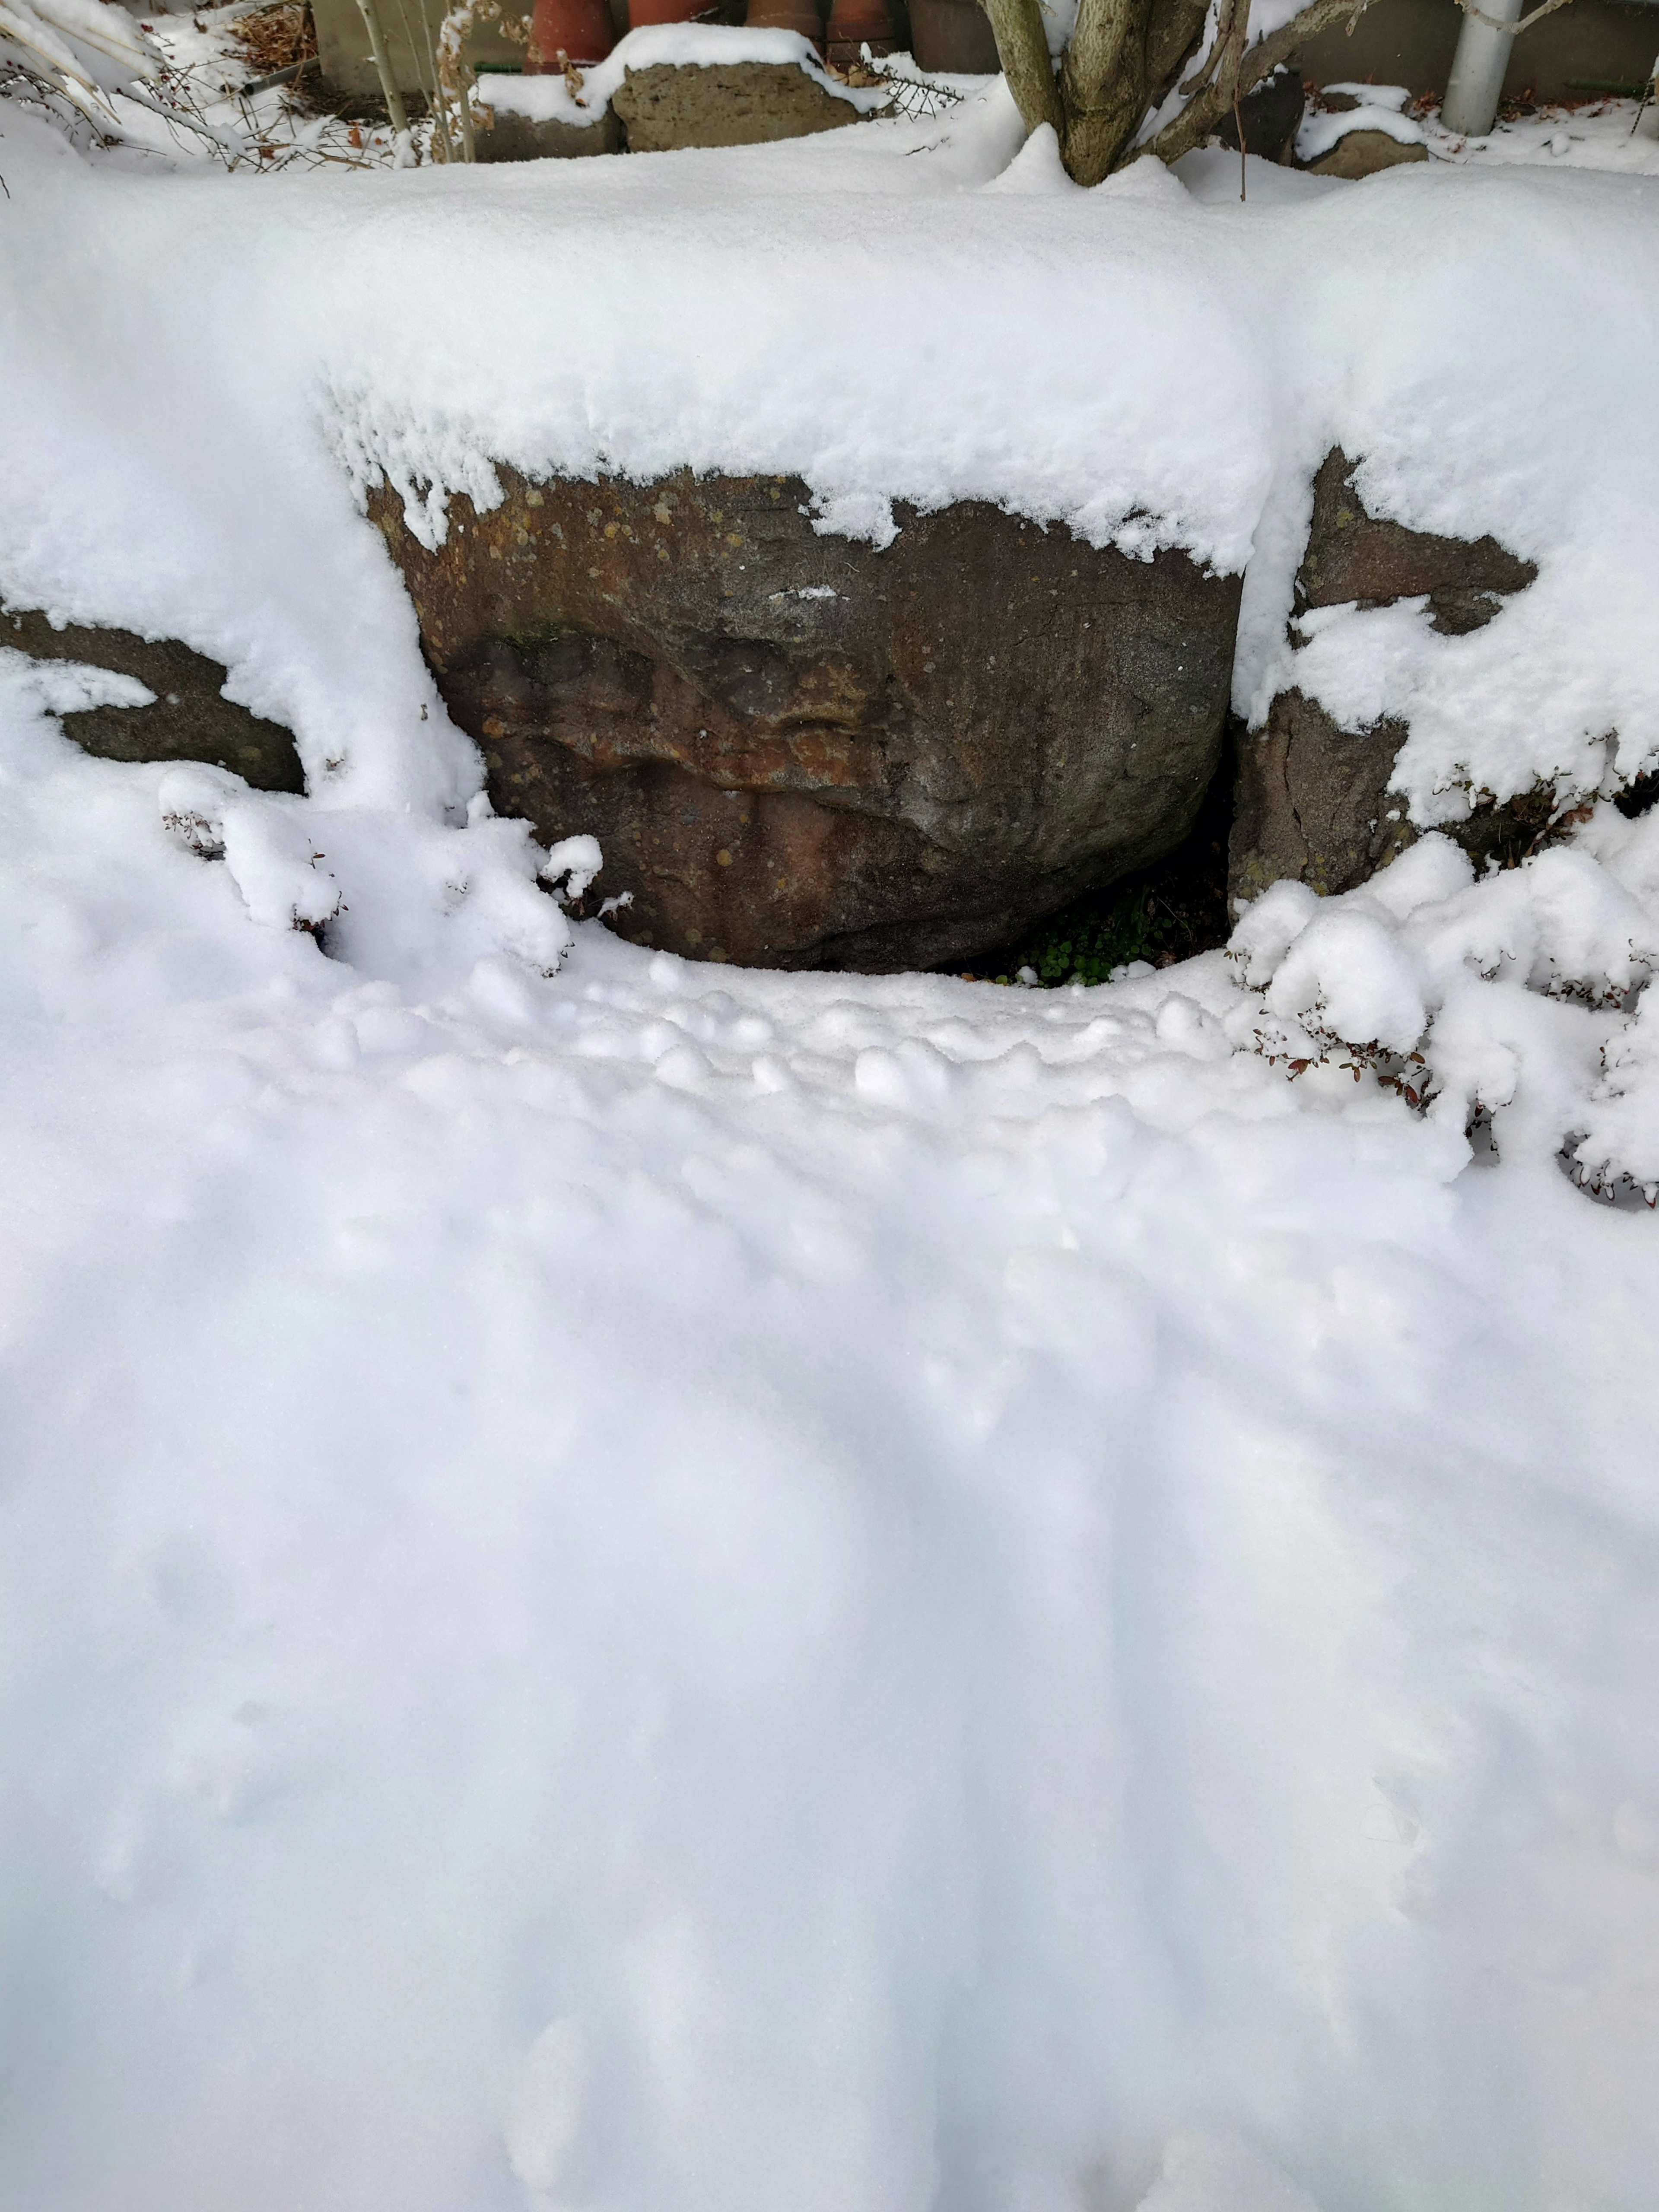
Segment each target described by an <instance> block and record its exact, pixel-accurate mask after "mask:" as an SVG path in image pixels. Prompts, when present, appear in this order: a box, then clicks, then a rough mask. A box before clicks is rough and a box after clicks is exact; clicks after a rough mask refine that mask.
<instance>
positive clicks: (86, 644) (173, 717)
mask: <svg viewBox="0 0 1659 2212" xmlns="http://www.w3.org/2000/svg"><path fill="white" fill-rule="evenodd" d="M0 644H3V645H9V646H13V647H15V648H16V649H17V651H19V652H20V653H28V654H29V655H30V656H31V657H32V658H33V659H36V660H75V661H82V662H86V663H88V665H91V666H92V667H94V668H112V669H114V670H115V671H116V672H117V674H118V675H121V676H132V677H136V678H137V680H138V682H139V683H141V684H144V685H145V686H147V687H148V689H149V690H151V691H153V692H154V693H155V702H154V704H153V705H150V706H148V707H89V708H85V709H83V710H82V711H81V712H80V713H72V714H64V715H63V716H62V717H61V720H62V721H63V725H64V730H65V731H66V732H68V734H69V735H70V737H71V738H74V739H75V741H76V744H79V745H82V746H84V748H85V749H86V750H87V751H88V752H89V753H95V754H97V756H98V757H99V758H100V760H118V761H209V762H211V763H213V764H214V766H216V767H217V768H223V769H229V770H230V771H231V773H232V774H233V775H240V777H241V778H242V779H243V780H244V781H245V782H247V783H250V784H252V787H254V789H255V790H256V791H303V790H304V789H305V773H304V771H303V769H301V766H300V757H299V755H298V753H297V752H296V751H295V749H294V739H293V737H292V736H291V734H290V733H289V732H288V731H287V730H285V729H284V728H283V726H282V724H281V723H280V722H267V721H265V720H264V719H263V718H262V717H261V716H259V715H258V714H250V713H249V712H248V710H247V708H246V707H239V706H237V705H236V703H235V702H234V700H230V699H227V698H226V697H225V696H224V693H223V691H222V689H221V686H222V684H223V683H224V680H225V677H226V675H227V673H228V671H227V670H226V669H225V667H224V665H223V664H222V662H221V661H217V660H210V659H208V658H207V657H206V655H205V654H204V653H193V652H192V651H191V648H190V647H189V646H187V645H180V644H179V642H178V641H177V640H176V639H163V640H161V641H159V642H158V641H152V640H149V639H146V638H142V637H136V636H134V635H133V633H132V632H131V630H125V629H83V628H79V627H76V626H73V625H71V626H70V628H69V629H53V628H52V624H51V623H49V622H48V621H47V619H46V616H45V615H43V614H39V613H25V612H21V611H19V610H17V609H15V608H11V607H6V608H0Z"/></svg>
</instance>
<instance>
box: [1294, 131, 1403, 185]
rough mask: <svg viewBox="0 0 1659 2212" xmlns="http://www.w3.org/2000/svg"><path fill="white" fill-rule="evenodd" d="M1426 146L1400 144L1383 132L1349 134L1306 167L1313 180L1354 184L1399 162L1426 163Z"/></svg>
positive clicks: (1394, 167)
mask: <svg viewBox="0 0 1659 2212" xmlns="http://www.w3.org/2000/svg"><path fill="white" fill-rule="evenodd" d="M1428 158H1429V149H1428V148H1427V147H1426V146H1423V145H1417V144H1412V145H1407V144H1405V143H1402V142H1401V140H1400V139H1398V138H1392V137H1389V133H1388V132H1387V131H1349V132H1348V134H1347V135H1346V137H1342V138H1339V139H1338V140H1337V142H1336V143H1335V145H1334V146H1333V147H1332V149H1331V150H1330V152H1329V153H1328V154H1323V155H1321V156H1320V158H1319V160H1318V161H1310V162H1309V164H1308V168H1309V171H1310V173H1311V174H1312V175H1314V176H1316V177H1346V179H1348V181H1349V182H1350V183H1351V184H1358V182H1359V180H1360V179H1361V178H1363V177H1374V176H1376V174H1377V173H1378V172H1379V171H1381V170H1383V169H1396V168H1398V167H1399V166H1400V164H1401V162H1402V161H1427V160H1428Z"/></svg>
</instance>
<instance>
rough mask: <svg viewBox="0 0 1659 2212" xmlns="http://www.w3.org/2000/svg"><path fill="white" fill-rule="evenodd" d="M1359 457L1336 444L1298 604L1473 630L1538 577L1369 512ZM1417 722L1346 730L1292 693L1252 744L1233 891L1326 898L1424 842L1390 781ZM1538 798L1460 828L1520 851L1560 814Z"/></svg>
mask: <svg viewBox="0 0 1659 2212" xmlns="http://www.w3.org/2000/svg"><path fill="white" fill-rule="evenodd" d="M1357 467H1358V463H1357V462H1355V461H1351V460H1350V459H1348V457H1347V455H1346V453H1341V452H1340V451H1335V452H1332V453H1328V454H1327V455H1326V457H1325V459H1324V461H1323V463H1322V465H1321V467H1320V471H1319V473H1318V475H1317V476H1316V477H1315V479H1314V511H1313V520H1312V521H1311V523H1310V526H1309V531H1308V544H1307V550H1306V551H1305V552H1304V555H1303V557H1302V566H1301V568H1300V569H1299V571H1298V572H1297V581H1296V612H1297V614H1302V613H1304V612H1306V611H1308V610H1309V609H1310V608H1313V607H1330V606H1343V605H1348V604H1351V603H1355V602H1357V603H1358V605H1361V606H1365V607H1376V606H1387V605H1390V604H1392V602H1393V601H1395V599H1419V598H1423V597H1426V598H1427V599H1428V602H1429V619H1430V621H1431V623H1432V624H1433V626H1434V628H1435V629H1437V630H1440V631H1442V632H1443V633H1445V634H1447V635H1454V636H1461V635H1463V634H1464V633H1465V632H1467V631H1469V630H1473V629H1480V627H1481V626H1482V625H1483V624H1484V623H1489V622H1490V621H1491V620H1492V617H1493V616H1494V615H1495V614H1496V613H1497V612H1498V609H1499V607H1500V606H1501V605H1502V604H1503V599H1504V595H1506V594H1507V593H1510V592H1518V591H1522V590H1524V589H1525V588H1526V586H1528V584H1530V583H1531V582H1532V580H1533V579H1534V577H1535V576H1536V574H1538V571H1537V569H1536V568H1535V567H1534V565H1533V563H1532V562H1529V561H1522V560H1521V559H1520V558H1519V557H1518V556H1516V555H1515V554H1513V553H1510V552H1508V551H1506V550H1504V547H1503V546H1501V545H1500V544H1498V541H1497V539H1496V538H1477V539H1474V540H1473V541H1468V540H1465V539H1462V538H1437V537H1434V536H1432V535H1431V534H1430V533H1429V532H1425V531H1420V530H1407V528H1406V527H1405V526H1404V525H1403V524H1401V523H1398V522H1389V521H1381V520H1378V519H1377V518H1376V516H1374V515H1371V514H1368V513H1366V511H1365V507H1364V503H1363V501H1361V499H1360V497H1359V495H1358V492H1357V491H1356V490H1355V489H1354V487H1353V476H1354V472H1355V470H1356V469H1357ZM1406 738H1407V726H1406V724H1404V723H1403V722H1399V721H1383V722H1379V723H1376V725H1374V726H1372V727H1371V728H1370V729H1368V730H1363V731H1360V732H1357V733H1355V732H1347V731H1345V730H1342V729H1340V728H1339V727H1338V726H1337V724H1336V723H1335V722H1334V720H1332V718H1331V716H1330V715H1329V714H1327V713H1326V711H1325V709H1324V708H1322V707H1321V706H1320V705H1319V704H1318V703H1317V702H1316V701H1315V700H1311V699H1309V698H1306V697H1304V695H1303V694H1302V693H1301V692H1300V691H1294V690H1293V691H1286V692H1281V693H1280V694H1279V697H1278V698H1276V699H1275V700H1274V701H1273V706H1272V708H1271V709H1270V710H1269V712H1268V715H1267V726H1266V727H1265V728H1264V729H1263V730H1262V731H1261V733H1260V734H1259V735H1258V736H1255V737H1249V736H1247V737H1245V738H1243V741H1242V743H1241V744H1240V747H1239V754H1238V767H1237V781H1236V786H1235V806H1234V818H1233V833H1232V839H1231V848H1230V854H1229V864H1228V884H1227V888H1228V893H1229V896H1231V898H1232V899H1234V900H1235V901H1241V900H1247V899H1252V898H1255V897H1258V896H1260V894H1261V892H1262V891H1264V890H1267V887H1268V886H1269V884H1275V883H1278V882H1279V881H1281V880H1282V879H1283V878H1286V877H1291V878H1295V879H1297V881H1299V882H1302V883H1305V884H1311V885H1312V886H1313V888H1314V889H1315V890H1317V891H1319V892H1322V893H1325V894H1334V893H1335V892H1338V891H1345V890H1352V889H1353V887H1354V886H1355V885H1356V884H1362V883H1364V881H1365V879H1366V878H1367V877H1368V876H1370V875H1372V874H1374V873H1375V872H1376V870H1377V869H1378V868H1380V867H1382V866H1384V864H1385V863H1386V862H1387V861H1389V860H1392V859H1393V858H1394V856H1395V854H1396V853H1399V852H1401V851H1402V850H1403V849H1404V848H1405V847H1406V846H1407V845H1408V844H1410V843H1411V842H1413V839H1414V838H1415V836H1416V835H1417V832H1416V830H1415V829H1413V827H1412V825H1411V823H1410V822H1409V821H1408V820H1407V815H1406V808H1405V804H1404V801H1403V800H1402V799H1399V798H1398V797H1397V796H1395V795H1392V794H1391V793H1390V791H1389V785H1390V782H1391V781H1392V778H1393V775H1394V765H1395V760H1396V759H1397V758H1398V757H1399V752H1400V748H1401V745H1402V744H1404V743H1405V741H1406ZM1548 812H1549V806H1548V805H1547V804H1545V805H1544V809H1543V814H1542V816H1541V817H1539V818H1536V819H1535V818H1534V817H1538V816H1539V803H1538V802H1537V801H1534V799H1531V798H1530V797H1528V796H1523V797H1522V799H1512V800H1510V802H1508V804H1507V805H1504V806H1502V807H1495V806H1492V805H1486V806H1479V807H1476V808H1475V810H1474V812H1473V813H1472V814H1471V815H1470V816H1469V817H1468V820H1467V821H1466V822H1464V823H1461V824H1458V825H1455V826H1452V827H1450V828H1449V833H1448V834H1449V835H1450V836H1453V837H1455V838H1456V839H1457V840H1458V842H1460V843H1461V844H1462V845H1463V846H1464V848H1465V849H1466V850H1467V851H1468V852H1469V854H1471V855H1472V856H1473V857H1474V859H1476V860H1477V861H1484V860H1486V858H1487V857H1488V856H1495V857H1497V858H1498V859H1500V860H1504V859H1509V858H1511V857H1515V856H1516V855H1517V854H1518V852H1519V851H1520V850H1523V849H1526V848H1527V847H1528V845H1529V844H1530V843H1531V842H1533V841H1534V840H1535V838H1536V836H1538V835H1539V834H1540V833H1541V830H1542V829H1543V828H1544V826H1545V824H1546V823H1547V818H1548Z"/></svg>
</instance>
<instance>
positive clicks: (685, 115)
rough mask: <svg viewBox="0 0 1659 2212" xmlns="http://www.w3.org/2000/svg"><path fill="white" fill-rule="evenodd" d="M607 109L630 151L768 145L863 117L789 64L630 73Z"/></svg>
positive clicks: (738, 64)
mask: <svg viewBox="0 0 1659 2212" xmlns="http://www.w3.org/2000/svg"><path fill="white" fill-rule="evenodd" d="M611 106H612V108H613V110H614V111H615V112H616V114H617V116H618V117H619V118H621V124H622V129H623V135H624V137H625V139H626V142H627V147H628V151H629V153H630V154H671V153H675V152H677V151H678V150H680V149H683V148H685V147H690V146H761V145H768V144H769V143H771V142H772V141H773V140H775V139H778V138H805V137H811V136H812V134H813V133H814V132H817V131H838V130H840V129H841V127H842V125H843V124H848V123H857V122H859V121H860V120H861V118H860V112H859V110H858V109H857V108H856V107H854V105H853V104H852V102H851V101H850V100H838V99H837V98H836V95H835V94H834V93H832V92H826V91H825V90H824V88H823V86H822V85H821V84H819V83H817V82H815V80H814V79H813V78H811V77H810V76H808V75H807V74H806V72H805V70H803V69H799V68H797V67H796V65H795V64H794V63H793V62H732V63H730V64H726V65H725V66H724V67H720V68H707V69H705V68H695V67H694V68H686V69H680V68H675V67H673V66H671V65H670V64H657V65H656V66H655V67H653V68H651V69H643V70H629V72H628V74H627V75H626V76H624V77H623V82H622V83H621V84H620V85H619V86H618V88H617V92H616V94H615V95H614V97H613V99H612V100H611Z"/></svg>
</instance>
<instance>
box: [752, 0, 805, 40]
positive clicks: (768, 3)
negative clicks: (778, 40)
mask: <svg viewBox="0 0 1659 2212" xmlns="http://www.w3.org/2000/svg"><path fill="white" fill-rule="evenodd" d="M743 20H744V25H745V27H747V28H748V29H749V30H751V31H799V33H800V34H801V36H802V38H804V39H811V41H812V44H813V45H814V46H816V47H817V49H818V52H820V53H822V52H823V16H822V15H820V14H819V13H818V10H817V9H816V8H815V7H814V6H813V5H812V0H749V5H748V7H747V8H746V9H745V10H744V18H743Z"/></svg>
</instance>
